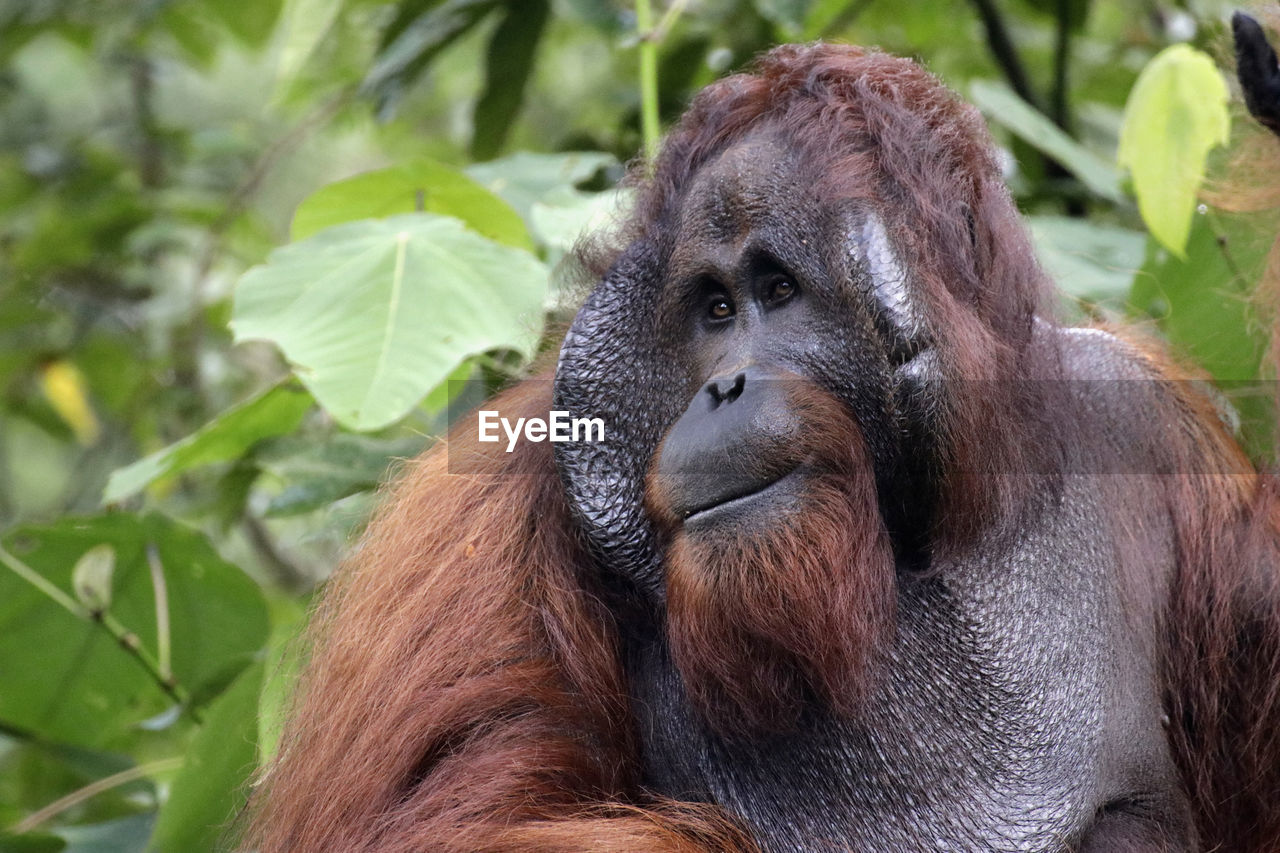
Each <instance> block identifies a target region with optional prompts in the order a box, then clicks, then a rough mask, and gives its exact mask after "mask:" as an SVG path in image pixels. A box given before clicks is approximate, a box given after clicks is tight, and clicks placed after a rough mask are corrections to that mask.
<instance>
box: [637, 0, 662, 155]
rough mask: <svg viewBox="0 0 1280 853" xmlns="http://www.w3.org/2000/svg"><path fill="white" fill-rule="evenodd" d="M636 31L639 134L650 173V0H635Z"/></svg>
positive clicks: (654, 56) (653, 86)
mask: <svg viewBox="0 0 1280 853" xmlns="http://www.w3.org/2000/svg"><path fill="white" fill-rule="evenodd" d="M636 31H637V32H638V34H639V36H640V133H641V136H642V137H643V138H644V157H645V160H646V162H647V163H648V168H649V170H650V171H652V170H653V166H654V163H655V162H656V160H657V157H658V136H659V127H658V39H657V38H655V36H656V35H657V33H656V32H655V31H654V29H653V6H652V5H651V3H650V0H636Z"/></svg>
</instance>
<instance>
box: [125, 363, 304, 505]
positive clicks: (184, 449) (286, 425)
mask: <svg viewBox="0 0 1280 853" xmlns="http://www.w3.org/2000/svg"><path fill="white" fill-rule="evenodd" d="M311 403H312V400H311V398H310V397H309V396H307V395H306V394H304V393H302V391H300V390H299V389H297V388H290V387H288V386H281V387H276V388H271V389H269V390H267V391H264V392H263V393H261V394H259V395H258V396H256V397H252V398H250V399H249V400H246V401H245V402H243V403H240V404H239V405H237V406H233V407H232V408H230V409H228V410H227V411H225V412H223V413H222V414H221V415H219V416H218V417H217V418H216V419H214V420H212V421H210V422H209V423H207V424H205V425H204V426H202V427H201V428H200V429H198V430H197V431H196V432H194V433H192V434H191V435H189V436H187V437H186V438H184V439H182V440H181V441H177V442H175V443H173V444H171V445H169V446H168V447H166V448H164V449H163V450H158V451H156V452H155V453H152V454H151V455H150V456H146V457H144V458H142V459H139V460H138V461H137V462H134V463H133V464H131V465H127V466H125V467H124V468H120V469H119V470H117V471H114V472H113V473H112V474H111V478H110V479H109V480H108V481H107V488H106V491H105V493H104V494H103V496H102V500H103V502H104V503H114V502H116V501H119V500H122V499H123V498H126V497H128V496H129V495H132V494H135V493H137V492H139V491H141V490H142V489H144V488H146V487H147V486H148V485H150V484H151V483H153V482H155V481H156V480H158V479H160V478H161V477H167V476H172V475H174V474H179V473H181V472H183V471H189V470H191V469H192V468H198V467H200V466H202V465H212V464H214V463H216V462H230V461H232V460H234V459H239V458H240V457H241V456H243V455H244V454H245V452H246V451H247V450H248V449H249V448H250V447H252V446H253V445H254V444H256V443H257V442H259V441H261V440H262V439H264V438H270V437H272V436H277V435H283V434H285V433H290V432H293V431H294V430H295V429H297V428H298V424H299V423H301V422H302V417H303V415H305V414H306V413H307V410H308V409H310V408H311Z"/></svg>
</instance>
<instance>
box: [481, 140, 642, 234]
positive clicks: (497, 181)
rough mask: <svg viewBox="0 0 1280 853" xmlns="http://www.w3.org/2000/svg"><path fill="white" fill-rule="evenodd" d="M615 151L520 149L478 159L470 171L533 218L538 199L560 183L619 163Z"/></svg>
mask: <svg viewBox="0 0 1280 853" xmlns="http://www.w3.org/2000/svg"><path fill="white" fill-rule="evenodd" d="M617 162H618V161H617V159H616V158H615V157H614V156H613V155H611V154H605V153H604V152H601V151H578V152H572V153H567V154H534V153H532V152H530V151H518V152H516V153H515V154H512V155H511V156H509V157H503V158H502V159H500V160H491V161H489V162H488V163H475V164H473V165H471V166H468V167H467V174H468V175H470V176H471V177H472V178H475V179H476V180H477V181H479V182H480V184H481V185H482V186H484V187H486V188H488V189H489V190H490V191H491V192H494V193H496V194H498V195H500V196H502V198H504V199H506V200H507V203H508V204H510V205H511V206H512V207H514V208H515V209H516V212H517V213H519V214H520V215H521V216H523V217H524V220H525V222H529V213H530V210H531V209H532V208H533V204H534V202H537V201H540V200H541V199H542V198H543V197H544V196H546V194H547V193H549V192H551V191H552V190H554V189H557V188H559V187H565V186H568V187H573V186H576V185H577V184H580V183H582V182H583V181H587V180H590V179H591V178H592V177H594V176H595V175H596V173H598V172H599V171H600V170H601V169H607V168H609V167H610V166H613V165H616V164H617Z"/></svg>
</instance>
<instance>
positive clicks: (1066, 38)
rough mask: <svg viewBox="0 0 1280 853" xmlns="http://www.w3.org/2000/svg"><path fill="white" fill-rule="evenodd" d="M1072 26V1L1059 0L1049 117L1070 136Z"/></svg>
mask: <svg viewBox="0 0 1280 853" xmlns="http://www.w3.org/2000/svg"><path fill="white" fill-rule="evenodd" d="M1071 24H1072V21H1071V0H1058V31H1057V37H1056V39H1055V41H1054V47H1053V90H1052V91H1051V92H1050V94H1049V110H1050V113H1049V117H1050V118H1052V119H1053V123H1054V124H1056V125H1057V126H1058V127H1060V128H1062V129H1063V130H1064V131H1066V132H1067V133H1068V134H1070V133H1071V125H1072V121H1071V105H1070V103H1068V101H1067V86H1068V74H1067V70H1068V67H1069V66H1070V64H1071Z"/></svg>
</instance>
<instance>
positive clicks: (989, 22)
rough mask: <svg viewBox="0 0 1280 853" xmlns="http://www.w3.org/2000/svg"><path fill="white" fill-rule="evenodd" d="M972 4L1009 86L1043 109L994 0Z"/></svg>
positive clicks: (1021, 96) (1023, 98)
mask: <svg viewBox="0 0 1280 853" xmlns="http://www.w3.org/2000/svg"><path fill="white" fill-rule="evenodd" d="M972 2H973V6H974V8H975V9H976V10H977V11H978V17H980V18H981V19H982V25H983V26H984V27H985V28H986V30H987V46H988V47H990V48H991V54H992V56H993V57H995V60H996V64H997V65H999V66H1000V69H1001V70H1002V71H1003V72H1004V76H1005V78H1006V79H1007V80H1008V81H1009V85H1010V86H1012V87H1013V91H1015V92H1017V93H1018V97H1020V98H1022V100H1024V101H1026V102H1027V103H1028V104H1031V105H1032V106H1034V107H1036V108H1037V109H1042V107H1041V106H1040V98H1039V97H1037V96H1036V93H1035V92H1034V91H1033V90H1032V88H1031V82H1030V80H1029V79H1028V77H1027V70H1026V68H1024V67H1023V65H1022V58H1021V57H1020V56H1018V50H1017V48H1015V47H1014V46H1013V40H1012V39H1011V38H1009V30H1008V28H1007V27H1005V24H1004V18H1002V17H1001V16H1000V10H998V9H997V8H996V5H995V3H994V2H992V0H972Z"/></svg>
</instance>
